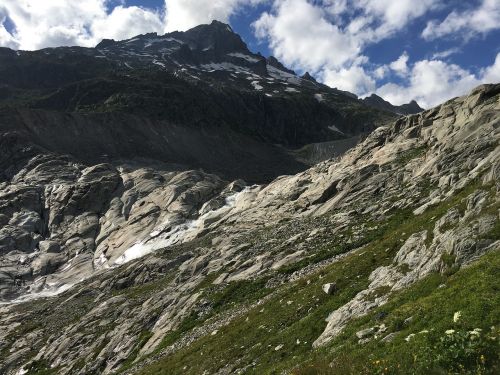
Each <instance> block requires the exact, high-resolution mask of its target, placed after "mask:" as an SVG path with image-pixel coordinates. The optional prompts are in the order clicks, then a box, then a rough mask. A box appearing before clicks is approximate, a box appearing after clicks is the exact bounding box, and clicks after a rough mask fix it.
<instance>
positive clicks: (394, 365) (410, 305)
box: [294, 249, 500, 375]
mask: <svg viewBox="0 0 500 375" xmlns="http://www.w3.org/2000/svg"><path fill="white" fill-rule="evenodd" d="M499 272H500V249H498V250H496V251H494V252H492V253H490V254H487V255H485V256H484V257H483V258H481V259H480V260H479V261H477V262H476V263H474V264H473V265H471V266H469V267H465V268H463V269H461V270H460V271H458V272H457V273H456V274H454V275H453V276H450V277H448V278H447V277H446V276H444V275H439V274H433V275H430V276H428V277H426V278H425V279H423V280H421V281H419V282H418V283H416V284H415V285H413V286H412V287H410V288H408V289H407V290H404V291H402V292H400V293H399V294H397V295H396V296H394V297H393V298H392V299H391V301H390V302H389V303H388V304H386V305H384V306H382V307H380V308H378V309H376V310H375V311H373V312H372V313H371V314H369V315H368V316H365V317H363V318H361V319H358V320H357V321H355V322H353V323H352V324H350V325H349V327H348V328H347V329H346V330H345V331H344V332H343V333H342V334H341V335H340V336H339V337H338V338H337V339H336V340H335V341H334V342H332V343H331V344H330V345H329V348H327V349H324V350H322V353H323V354H324V355H325V356H326V357H327V358H328V359H329V361H331V362H333V364H334V366H333V368H332V367H328V369H326V370H325V371H326V372H323V373H325V374H346V375H347V374H375V373H387V374H401V375H403V374H427V373H430V374H455V373H463V374H496V373H498V371H499V370H500V367H499V365H500V364H499V358H498V353H500V347H499V341H498V337H496V338H495V339H493V340H490V339H489V338H487V337H488V335H489V332H491V327H492V326H497V327H498V324H499V323H500V294H499V291H500V283H499V280H498V274H499ZM443 285H444V286H443ZM382 311H383V312H384V313H385V314H386V318H385V319H384V323H385V324H386V325H387V326H388V327H389V329H388V331H387V332H386V333H389V332H396V333H397V336H396V338H395V339H394V341H393V342H390V343H381V342H380V341H378V340H374V341H373V342H370V343H368V344H366V345H359V344H357V342H356V338H355V336H354V333H355V332H357V331H358V330H360V329H363V328H366V327H369V326H372V325H374V324H376V323H377V322H376V316H378V315H379V314H380V313H381V312H382ZM457 311H460V312H461V313H462V316H461V318H460V319H459V321H458V322H456V323H454V322H453V320H452V318H453V315H454V313H455V312H457ZM410 317H411V318H412V319H411V321H410V322H409V323H404V322H405V321H407V319H408V318H410ZM474 328H481V329H482V330H483V332H484V336H485V342H484V343H483V345H482V347H480V348H479V349H481V350H479V351H477V352H476V353H471V354H473V355H475V356H476V358H475V362H473V364H472V365H471V366H470V367H471V368H469V369H467V366H466V364H462V365H463V366H464V369H463V371H462V372H453V370H452V368H453V367H457V366H460V365H461V363H460V360H461V358H453V354H454V353H459V351H460V348H459V346H458V345H457V346H456V347H453V346H452V347H451V351H452V353H451V354H452V358H453V359H452V360H450V359H449V358H444V360H448V362H446V361H445V362H444V363H443V362H441V363H440V361H443V358H442V357H445V356H444V355H443V351H445V350H446V347H443V346H442V345H440V340H441V338H442V337H443V336H446V335H445V331H446V330H449V329H455V330H456V331H460V330H461V331H470V330H473V329H474ZM422 331H429V332H428V333H419V332H422ZM495 332H496V331H495ZM495 332H493V334H494V336H498V332H496V333H495ZM410 334H416V336H415V337H414V339H413V338H412V339H411V340H410V341H409V342H407V341H405V338H406V337H408V335H410ZM335 347H340V349H339V350H334V351H330V352H328V349H331V348H335ZM437 349H440V350H439V351H437ZM449 349H450V348H449ZM481 355H484V357H485V363H484V365H485V366H484V369H482V370H478V369H477V367H476V364H478V363H479V362H480V356H481ZM322 366H323V362H321V361H320V362H319V363H316V361H311V362H310V363H307V364H304V365H302V366H301V367H299V368H297V369H296V370H295V372H294V374H296V375H303V374H319V373H321V372H314V371H313V370H312V369H314V368H315V367H318V369H320V368H322ZM385 368H387V371H385ZM339 369H342V370H339ZM481 371H482V372H481Z"/></svg>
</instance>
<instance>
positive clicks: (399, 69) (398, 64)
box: [389, 51, 409, 75]
mask: <svg viewBox="0 0 500 375" xmlns="http://www.w3.org/2000/svg"><path fill="white" fill-rule="evenodd" d="M408 59H409V56H408V53H407V52H406V51H405V52H403V54H402V55H401V56H399V58H398V59H397V60H396V61H393V62H392V63H390V64H389V67H390V68H391V69H392V70H393V71H395V72H396V73H397V74H399V75H405V74H406V72H408Z"/></svg>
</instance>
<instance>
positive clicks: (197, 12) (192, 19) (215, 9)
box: [165, 0, 267, 31]
mask: <svg viewBox="0 0 500 375" xmlns="http://www.w3.org/2000/svg"><path fill="white" fill-rule="evenodd" d="M265 1H267V0H165V7H166V27H165V31H175V30H179V31H184V30H187V29H189V28H191V27H194V26H197V25H200V24H204V23H210V22H211V21H213V20H217V21H221V22H229V18H230V17H231V16H232V15H233V14H235V13H236V12H237V11H239V10H240V9H241V8H242V7H244V6H251V5H255V4H258V3H262V2H265Z"/></svg>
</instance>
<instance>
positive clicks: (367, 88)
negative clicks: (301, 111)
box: [322, 65, 375, 96]
mask: <svg viewBox="0 0 500 375" xmlns="http://www.w3.org/2000/svg"><path fill="white" fill-rule="evenodd" d="M322 80H323V82H325V83H326V84H327V85H329V86H331V87H336V88H338V89H340V90H346V91H349V92H355V93H358V94H359V95H360V96H364V95H367V94H368V93H370V92H373V91H374V90H375V80H374V79H373V78H371V77H370V76H369V75H368V74H367V73H366V72H365V70H364V69H363V68H362V67H361V66H359V65H353V66H351V67H350V68H341V69H338V70H329V69H326V70H324V71H323V73H322Z"/></svg>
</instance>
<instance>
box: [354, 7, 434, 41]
mask: <svg viewBox="0 0 500 375" xmlns="http://www.w3.org/2000/svg"><path fill="white" fill-rule="evenodd" d="M437 4H438V3H437V2H436V1H435V0H419V1H414V0H398V1H394V0H356V1H355V2H354V6H355V7H357V8H358V9H360V10H362V12H363V14H364V17H371V18H372V19H373V23H374V24H376V25H377V26H376V27H373V28H372V29H371V30H368V34H369V35H368V36H367V38H371V39H372V40H380V39H384V38H387V37H388V36H390V35H393V34H394V33H395V32H396V31H398V30H401V29H402V28H404V27H405V26H406V25H407V24H408V23H409V22H411V21H413V20H414V19H416V18H419V17H421V16H423V15H424V14H425V13H427V12H428V11H429V10H431V9H433V8H436V7H437Z"/></svg>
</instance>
